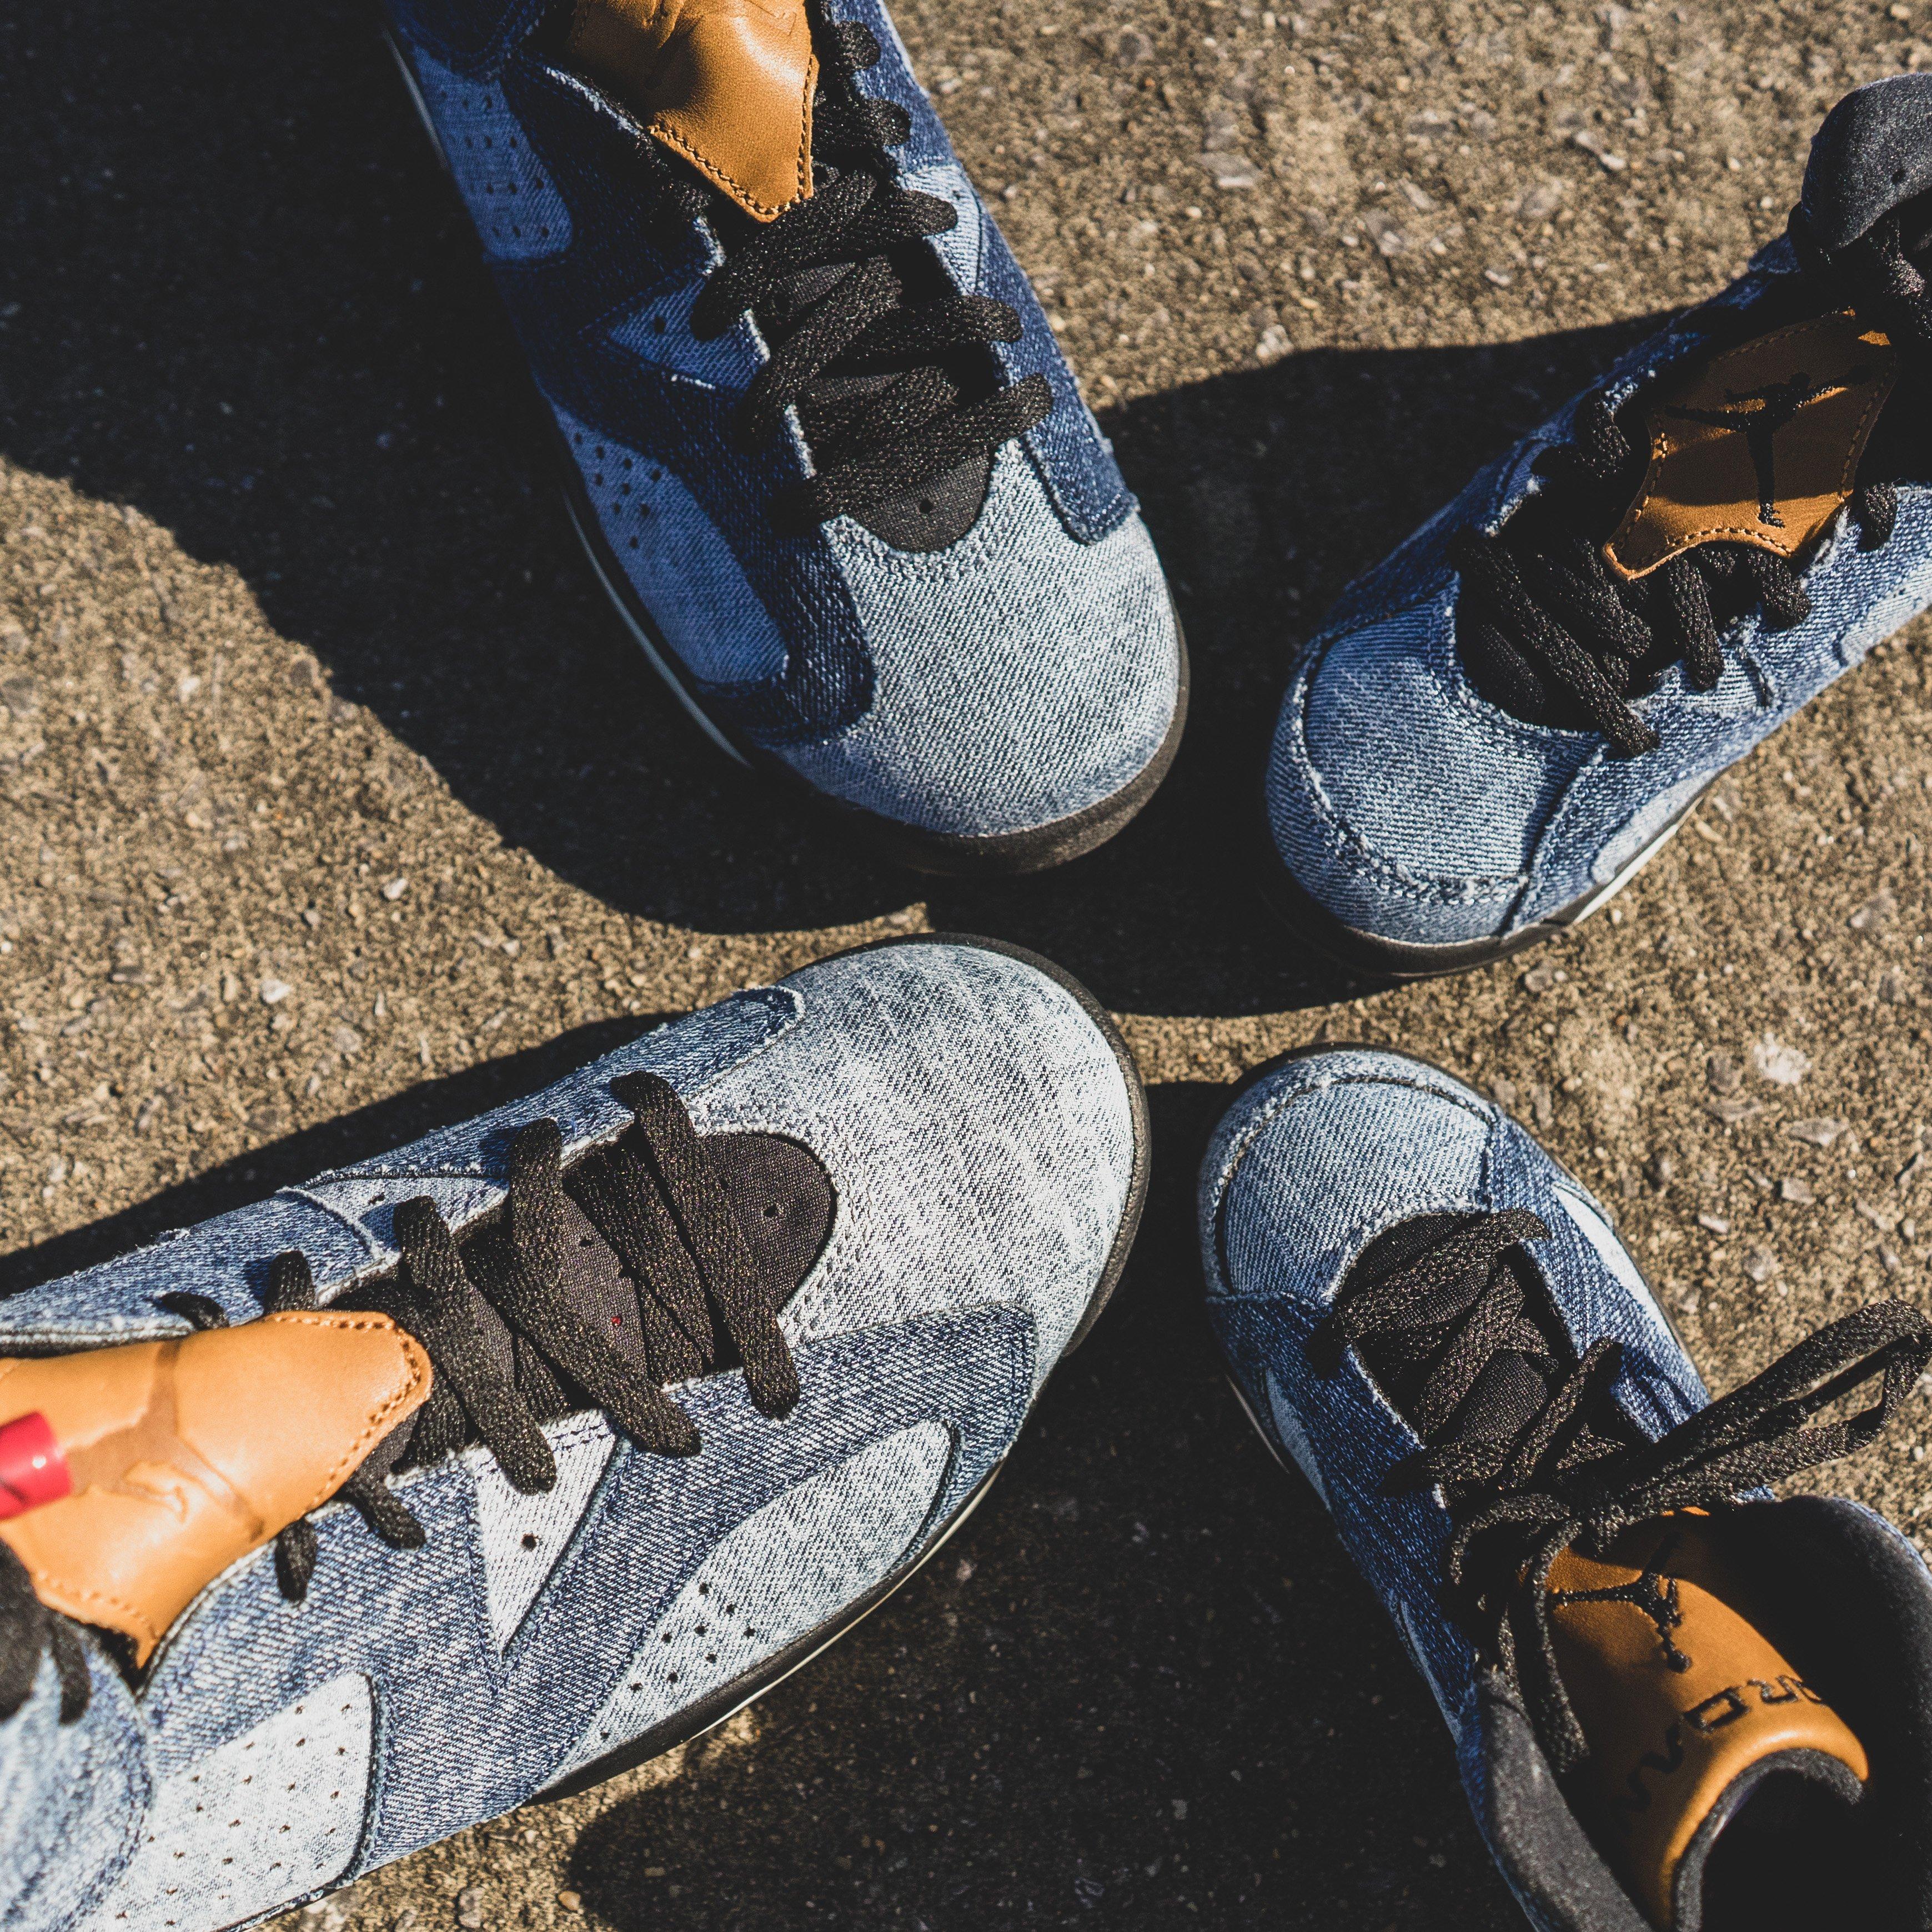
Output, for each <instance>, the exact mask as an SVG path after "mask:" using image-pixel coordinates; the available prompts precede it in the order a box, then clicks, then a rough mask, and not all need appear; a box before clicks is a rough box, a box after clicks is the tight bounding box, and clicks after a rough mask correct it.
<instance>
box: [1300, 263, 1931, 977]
mask: <svg viewBox="0 0 1932 1932" xmlns="http://www.w3.org/2000/svg"><path fill="white" fill-rule="evenodd" d="M1795 273H1796V260H1795V258H1794V257H1793V254H1792V252H1791V250H1790V245H1789V244H1788V243H1787V242H1785V241H1784V240H1782V239H1781V240H1779V241H1778V242H1774V243H1772V245H1770V246H1769V247H1768V248H1765V249H1764V250H1763V251H1761V252H1760V254H1759V255H1758V257H1757V258H1756V260H1754V262H1753V263H1752V264H1751V267H1750V269H1748V271H1747V272H1746V273H1745V275H1744V276H1743V277H1742V278H1741V279H1740V280H1739V281H1737V282H1736V283H1734V284H1733V285H1732V287H1730V289H1728V290H1726V291H1725V292H1724V294H1723V295H1721V296H1719V297H1718V298H1717V299H1716V300H1715V302H1712V303H1709V304H1706V305H1704V306H1703V307H1702V308H1699V309H1697V310H1694V311H1691V313H1690V314H1688V315H1686V316H1685V317H1682V319H1681V320H1680V321H1679V323H1678V324H1677V325H1676V326H1674V327H1673V328H1671V329H1667V330H1666V331H1665V332H1664V333H1662V334H1661V335H1658V336H1656V337H1654V338H1652V339H1651V340H1650V341H1647V342H1646V343H1644V344H1641V345H1640V347H1637V348H1636V349H1634V350H1632V351H1631V353H1629V354H1628V355H1627V356H1625V357H1624V358H1623V359H1622V361H1621V362H1619V364H1618V365H1617V366H1616V368H1615V369H1614V370H1613V371H1612V373H1611V374H1610V377H1608V378H1607V383H1608V384H1609V385H1610V387H1611V388H1612V389H1613V392H1615V391H1617V390H1621V391H1622V392H1624V393H1625V394H1628V393H1629V392H1631V391H1633V390H1634V389H1636V388H1637V386H1639V385H1640V384H1642V383H1646V382H1647V381H1649V380H1651V379H1652V377H1655V376H1656V375H1657V374H1659V373H1660V372H1661V371H1664V370H1665V369H1667V368H1670V366H1672V365H1673V364H1676V363H1677V362H1681V361H1682V360H1683V359H1685V358H1686V357H1688V356H1692V355H1694V354H1695V353H1697V351H1698V350H1699V349H1700V347H1703V345H1704V344H1706V342H1708V341H1709V338H1710V325H1711V322H1712V318H1713V317H1714V316H1715V315H1717V314H1721V313H1724V312H1727V311H1737V310H1745V311H1748V310H1750V309H1751V308H1753V307H1754V306H1756V305H1759V304H1760V303H1763V302H1765V301H1766V299H1767V297H1768V296H1771V295H1772V293H1775V290H1776V289H1777V287H1778V285H1779V284H1781V282H1783V281H1785V280H1786V279H1787V278H1789V277H1790V276H1791V275H1794V274H1795ZM1581 400H1582V398H1580V397H1579V398H1572V399H1571V401H1570V402H1569V403H1568V404H1565V406H1564V407H1563V409H1562V410H1560V411H1559V413H1557V414H1556V416H1554V417H1553V418H1552V419H1551V420H1550V422H1547V423H1546V424H1545V425H1544V426H1543V427H1542V428H1540V429H1538V430H1537V431H1535V432H1534V433H1533V434H1532V435H1531V436H1530V437H1528V438H1527V439H1526V440H1524V441H1523V443H1520V444H1519V445H1518V446H1517V448H1515V449H1513V450H1512V451H1511V452H1509V453H1508V455H1506V456H1505V457H1503V458H1500V459H1499V460H1497V461H1496V462H1495V463H1491V464H1490V466H1488V467H1487V469H1484V470H1483V471H1481V472H1480V473H1479V474H1478V475H1477V476H1476V477H1475V478H1474V479H1473V480H1472V481H1471V482H1470V483H1469V485H1468V486H1467V487H1466V488H1465V489H1464V490H1463V492H1462V493H1461V494H1460V496H1457V498H1456V499H1455V500H1454V502H1451V504H1450V505H1448V507H1447V508H1445V509H1443V510H1442V511H1439V513H1438V514H1436V516H1435V517H1432V518H1431V519H1430V521H1429V522H1428V523H1426V524H1425V525H1424V526H1423V527H1422V528H1421V529H1420V530H1418V532H1416V533H1415V535H1414V536H1413V537H1412V538H1409V541H1407V542H1406V543H1405V544H1403V545H1402V546H1401V547H1400V548H1399V549H1398V550H1396V551H1395V552H1394V553H1393V554H1392V555H1391V556H1390V557H1388V559H1385V561H1384V562H1382V564H1380V565H1378V566H1377V567H1376V568H1375V569H1374V570H1373V571H1370V573H1369V574H1367V576H1365V577H1363V578H1361V580H1358V582H1357V583H1355V584H1354V585H1352V586H1351V587H1350V588H1349V589H1348V590H1346V592H1343V595H1342V597H1341V598H1340V600H1339V601H1338V602H1337V604H1336V605H1335V607H1334V609H1333V610H1331V612H1330V613H1329V615H1328V618H1327V619H1326V620H1325V622H1324V624H1323V625H1322V628H1321V630H1320V631H1319V633H1318V634H1316V636H1315V637H1313V639H1311V640H1310V643H1309V644H1308V646H1307V649H1305V650H1304V652H1302V654H1301V657H1300V658H1299V660H1298V663H1297V665H1296V667H1295V672H1294V674H1293V676H1292V679H1291V680H1290V682H1289V687H1288V691H1287V694H1286V697H1285V699H1284V700H1283V705H1282V709H1281V715H1280V719H1279V721H1278V722H1277V726H1276V730H1275V736H1274V748H1273V750H1272V752H1271V756H1270V759H1269V763H1268V781H1267V799H1268V818H1269V823H1270V826H1271V829H1272V832H1273V834H1274V841H1275V846H1276V849H1277V851H1278V852H1279V853H1280V856H1281V859H1282V860H1283V862H1284V864H1286V866H1287V868H1288V869H1289V872H1290V873H1291V874H1292V875H1293V877H1294V878H1295V881H1296V883H1298V884H1299V885H1300V886H1301V888H1302V889H1303V890H1304V891H1305V892H1307V893H1308V894H1309V895H1310V896H1311V897H1313V898H1314V899H1315V900H1316V901H1317V902H1318V903H1319V904H1320V905H1322V907H1325V908H1326V909H1327V910H1328V911H1329V912H1330V913H1333V914H1334V916H1335V917H1336V918H1337V919H1340V921H1341V922H1343V924H1344V925H1345V926H1349V927H1351V928H1352V929H1355V930H1357V931H1358V932H1364V933H1367V934H1368V935H1371V936H1373V938H1377V939H1381V940H1384V941H1394V942H1398V943H1400V944H1405V945H1410V946H1417V947H1429V946H1449V945H1453V944H1463V943H1467V942H1470V941H1481V940H1489V939H1496V940H1502V939H1506V938H1508V936H1509V935H1511V934H1513V933H1515V932H1520V930H1522V929H1523V928H1525V927H1526V926H1530V925H1532V924H1533V923H1534V922H1536V921H1538V920H1539V919H1546V918H1548V917H1550V916H1551V915H1553V914H1554V913H1558V912H1560V911H1562V910H1563V909H1564V908H1565V907H1571V906H1573V905H1574V904H1577V902H1578V901H1582V900H1585V899H1586V898H1589V896H1590V895H1592V894H1593V893H1595V892H1598V891H1600V890H1601V889H1603V888H1604V887H1606V886H1609V885H1610V884H1611V883H1613V881H1614V880H1616V878H1617V877H1618V874H1619V873H1620V872H1621V871H1622V870H1623V868H1625V866H1626V865H1628V864H1629V863H1630V862H1631V860H1632V859H1634V858H1636V857H1637V856H1638V855H1639V854H1640V853H1642V852H1643V850H1644V848H1645V847H1646V845H1648V844H1649V842H1650V841H1651V840H1652V838H1655V836H1656V835H1658V833H1659V832H1661V831H1662V830H1663V829H1664V828H1665V827H1666V826H1667V825H1668V824H1669V823H1670V820H1671V818H1672V817H1673V814H1674V813H1675V812H1676V811H1679V810H1680V809H1682V807H1683V806H1685V805H1687V804H1688V803H1689V802H1690V801H1691V799H1693V798H1694V797H1695V796H1696V795H1697V792H1698V791H1699V790H1701V789H1702V788H1703V786H1704V785H1705V784H1708V783H1709V781H1710V780H1711V779H1712V778H1714V777H1715V776H1716V775H1717V774H1718V772H1721V771H1722V770H1723V769H1724V768H1725V767H1726V766H1728V765H1730V764H1731V763H1734V762H1735V761H1736V760H1738V759H1739V758H1741V757H1743V756H1744V754H1745V753H1746V752H1747V751H1749V750H1751V748H1752V747H1753V746H1754V745H1757V744H1758V743H1760V742H1762V741H1763V739H1765V738H1766V737H1768V736H1769V735H1770V734H1771V733H1772V732H1773V731H1774V730H1776V729H1777V728H1778V726H1779V725H1780V724H1783V723H1784V721H1785V720H1786V719H1787V718H1789V717H1790V715H1792V714H1793V712H1795V711H1796V710H1798V709H1799V707H1800V706H1803V705H1805V704H1806V703H1809V702H1810V700H1811V699H1812V698H1814V697H1816V696H1817V694H1819V692H1820V691H1823V689H1824V688H1825V687H1826V685H1828V684H1829V683H1830V682H1832V679H1834V678H1835V677H1837V676H1838V675H1839V674H1840V673H1841V672H1843V671H1844V670H1847V669H1849V667H1851V666H1852V665H1853V664H1857V663H1858V661H1860V660H1861V658H1863V657H1864V655H1865V653H1866V652H1867V651H1869V650H1870V648H1871V647H1872V646H1873V644H1874V643H1878V642H1879V640H1882V638H1884V637H1886V636H1888V634H1890V633H1891V631H1894V630H1895V629H1897V628H1898V626H1899V625H1901V624H1903V623H1904V622H1906V620H1907V619H1909V618H1910V617H1911V616H1913V615H1914V614H1915V613H1917V612H1918V610H1921V609H1923V608H1924V606H1925V605H1926V604H1927V603H1928V602H1932V492H1928V491H1927V490H1924V489H1923V488H1921V487H1913V486H1910V485H1904V486H1901V487H1900V492H1899V512H1898V520H1897V528H1896V529H1895V530H1894V534H1893V535H1892V536H1891V539H1890V540H1889V541H1888V542H1886V543H1885V544H1883V545H1882V547H1879V548H1877V549H1876V550H1861V549H1860V547H1858V533H1857V529H1856V526H1855V524H1852V523H1850V520H1849V515H1848V514H1845V513H1841V516H1840V517H1839V518H1838V521H1837V523H1835V526H1833V528H1832V532H1831V533H1830V534H1829V536H1828V538H1827V539H1826V541H1825V542H1824V544H1823V546H1822V547H1821V548H1820V550H1819V552H1818V553H1817V555H1816V556H1815V557H1814V559H1813V560H1812V562H1811V565H1810V566H1809V568H1808V569H1807V570H1806V571H1805V573H1804V582H1805V588H1806V589H1807V591H1808V592H1809V594H1810V595H1811V615H1810V616H1808V618H1807V619H1805V621H1804V622H1802V623H1801V624H1799V625H1796V626H1794V627H1793V628H1791V629H1790V630H1786V631H1767V630H1766V629H1765V628H1764V627H1763V624H1762V622H1760V619H1759V618H1758V617H1757V616H1756V615H1753V616H1749V617H1747V618H1745V619H1742V620H1740V621H1739V622H1738V623H1736V624H1735V625H1733V626H1732V627H1731V628H1730V630H1729V631H1727V634H1725V636H1724V639H1723V649H1724V674H1723V676H1722V677H1721V679H1720V681H1719V682H1718V685H1717V686H1716V688H1715V689H1714V690H1711V691H1697V690H1694V689H1693V688H1691V685H1690V684H1689V682H1688V681H1687V679H1686V678H1685V670H1684V666H1683V665H1682V663H1681V662H1680V663H1679V664H1676V665H1673V667H1671V668H1670V670H1668V671H1667V672H1666V673H1665V674H1664V677H1663V679H1662V680H1661V682H1660V684H1659V685H1658V688H1657V689H1656V690H1655V691H1654V692H1653V693H1652V694H1650V695H1649V697H1644V698H1642V699H1640V700H1637V701H1636V703H1635V706H1634V709H1636V710H1637V712H1638V713H1639V715H1640V716H1641V717H1642V718H1643V719H1644V721H1646V723H1647V724H1649V725H1650V726H1651V727H1652V729H1653V730H1655V731H1656V732H1657V733H1658V735H1659V736H1660V738H1661V740H1662V742H1661V745H1659V746H1658V748H1657V749H1656V750H1655V751H1649V752H1646V753H1645V754H1643V755H1641V756H1640V757H1634V758H1620V757H1615V756H1613V755H1612V754H1610V750H1609V748H1608V746H1607V744H1606V743H1605V742H1604V739H1602V738H1601V737H1600V736H1598V735H1597V734H1595V733H1591V732H1582V731H1570V730H1555V729H1552V728H1550V727H1545V726H1542V725H1538V724H1529V723H1526V722H1525V721H1523V719H1521V718H1517V717H1514V716H1513V715H1511V713H1510V712H1507V711H1505V710H1503V709H1502V708H1501V707H1500V706H1497V705H1495V704H1493V703H1490V701H1489V700H1487V698H1485V697H1483V696H1482V694H1481V693H1480V692H1479V691H1478V690H1477V689H1476V688H1475V685H1473V684H1472V682H1471V681H1470V679H1469V675H1468V673H1467V672H1466V670H1465V669H1464V667H1463V660H1462V658H1461V656H1460V653H1459V652H1458V651H1457V644H1456V610H1457V590H1458V585H1459V581H1460V580H1459V577H1458V575H1457V571H1455V569H1454V567H1453V566H1452V565H1451V562H1450V561H1449V559H1448V544H1449V541H1450V539H1451V537H1452V536H1454V535H1455V534H1456V532H1458V531H1459V530H1460V529H1465V528H1473V529H1483V530H1489V531H1494V530H1496V529H1500V528H1501V527H1502V525H1503V524H1504V523H1505V522H1506V521H1507V520H1508V518H1509V517H1510V516H1511V514H1512V513H1513V512H1514V511H1515V510H1516V509H1517V508H1518V507H1519V506H1520V505H1521V504H1522V503H1523V501H1524V500H1525V499H1526V498H1527V497H1529V496H1531V495H1532V494H1534V493H1536V492H1538V490H1541V487H1543V485H1542V482H1541V478H1538V477H1536V476H1535V475H1533V474H1532V466H1533V464H1534V463H1535V460H1536V458H1538V455H1541V453H1542V452H1543V451H1544V450H1545V449H1548V448H1550V446H1552V445H1553V444H1556V443H1562V441H1564V440H1566V438H1567V437H1568V435H1569V434H1570V426H1571V419H1572V418H1573V416H1574V413H1575V410H1576V407H1577V403H1578V402H1580V401H1581Z"/></svg>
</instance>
